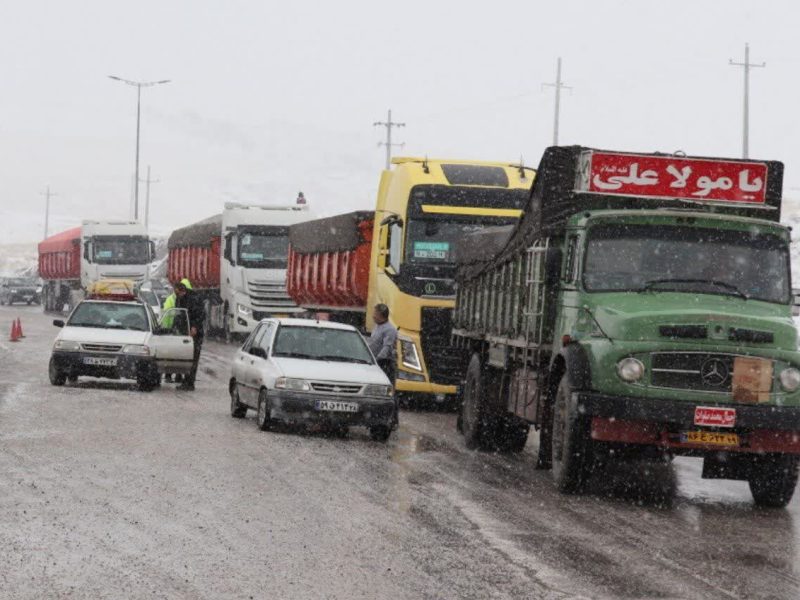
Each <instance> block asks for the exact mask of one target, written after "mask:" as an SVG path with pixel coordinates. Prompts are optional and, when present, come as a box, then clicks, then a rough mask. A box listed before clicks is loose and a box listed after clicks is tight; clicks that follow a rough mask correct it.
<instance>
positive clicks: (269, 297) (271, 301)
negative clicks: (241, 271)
mask: <svg viewBox="0 0 800 600" xmlns="http://www.w3.org/2000/svg"><path fill="white" fill-rule="evenodd" d="M248 290H249V291H250V300H251V301H252V303H253V308H254V309H256V310H258V309H262V310H264V309H267V310H275V309H278V310H280V309H281V308H286V309H293V308H297V304H295V303H294V301H293V300H292V299H291V298H290V297H289V294H288V293H287V291H286V283H285V282H282V281H280V282H276V281H250V282H248Z"/></svg>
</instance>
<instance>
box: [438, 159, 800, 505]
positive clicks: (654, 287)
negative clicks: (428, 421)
mask: <svg viewBox="0 0 800 600" xmlns="http://www.w3.org/2000/svg"><path fill="white" fill-rule="evenodd" d="M782 182H783V165H782V164H781V163H779V162H775V161H753V160H736V159H716V158H694V157H687V156H685V155H682V154H680V155H668V154H635V153H623V152H610V151H601V150H595V149H590V148H585V147H580V146H572V147H552V148H548V149H547V150H546V151H545V153H544V155H543V157H542V161H541V163H540V165H539V170H538V173H537V177H536V181H535V183H534V186H533V189H532V192H531V196H530V199H529V202H528V205H527V207H526V209H525V212H524V214H523V216H522V219H521V220H520V222H519V223H518V224H517V225H516V226H513V227H510V228H506V229H504V230H493V231H485V232H482V233H480V234H477V235H476V236H474V237H472V238H471V239H467V240H465V243H463V244H462V245H461V247H460V248H459V261H460V267H459V270H458V276H457V299H456V306H455V309H454V314H453V331H452V334H453V346H454V352H459V353H461V355H462V356H464V358H465V360H464V364H465V369H464V374H463V386H462V389H461V396H462V404H461V411H460V414H459V419H458V426H459V430H460V431H461V432H462V433H463V435H464V438H465V440H466V444H467V446H468V447H470V448H487V449H488V448H491V449H499V450H505V451H511V452H518V451H521V450H522V449H523V448H524V446H525V444H526V440H527V437H528V433H529V429H530V427H531V426H533V427H535V428H536V429H538V430H539V432H540V439H539V455H538V465H539V467H540V468H550V469H552V473H553V479H554V481H555V483H556V486H557V487H558V488H559V489H560V490H561V491H563V492H565V493H574V492H576V491H579V490H580V489H582V488H583V484H584V483H585V482H586V481H587V479H588V477H589V476H590V475H591V474H592V473H593V472H594V471H595V470H596V469H600V468H602V467H603V465H604V464H608V463H609V462H610V461H617V460H642V459H645V460H648V459H649V460H661V459H670V458H671V457H672V456H675V455H689V456H697V457H702V458H703V460H704V462H703V477H704V478H710V479H737V480H746V481H748V482H749V485H750V489H751V491H752V494H753V497H754V499H755V502H756V504H758V505H761V506H775V507H782V506H785V505H786V504H787V503H788V502H789V501H790V500H791V497H792V494H793V492H794V489H795V486H796V484H797V479H798V457H799V456H800V352H798V335H797V330H796V329H795V325H794V324H793V321H792V300H793V298H792V286H791V279H790V254H789V243H790V235H789V229H788V228H787V227H784V226H782V225H780V223H779V220H780V207H781V192H782ZM466 365H468V366H466Z"/></svg>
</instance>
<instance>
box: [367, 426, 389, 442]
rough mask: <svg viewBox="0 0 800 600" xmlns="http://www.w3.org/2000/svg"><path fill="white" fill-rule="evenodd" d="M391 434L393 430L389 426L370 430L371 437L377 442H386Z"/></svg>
mask: <svg viewBox="0 0 800 600" xmlns="http://www.w3.org/2000/svg"><path fill="white" fill-rule="evenodd" d="M391 433H392V428H391V427H389V426H388V425H376V426H375V427H370V428H369V435H370V437H371V438H372V439H373V440H375V441H376V442H385V441H386V440H388V439H389V435H390V434H391Z"/></svg>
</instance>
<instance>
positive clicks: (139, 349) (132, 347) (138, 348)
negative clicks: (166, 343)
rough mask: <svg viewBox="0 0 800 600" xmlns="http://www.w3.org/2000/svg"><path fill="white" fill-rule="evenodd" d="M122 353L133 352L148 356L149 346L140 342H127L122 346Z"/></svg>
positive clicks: (137, 354)
mask: <svg viewBox="0 0 800 600" xmlns="http://www.w3.org/2000/svg"><path fill="white" fill-rule="evenodd" d="M122 353H123V354H133V355H135V356H150V348H148V347H147V346H142V345H140V344H128V345H127V346H124V347H123V348H122Z"/></svg>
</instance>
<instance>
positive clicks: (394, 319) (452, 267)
mask: <svg viewBox="0 0 800 600" xmlns="http://www.w3.org/2000/svg"><path fill="white" fill-rule="evenodd" d="M392 163H393V164H394V169H393V170H389V171H384V172H383V174H382V176H381V181H380V188H379V190H378V201H377V205H376V212H375V225H374V232H373V240H374V242H373V245H372V263H371V264H372V268H371V269H370V279H369V293H368V306H367V319H366V320H367V329H368V330H371V329H372V327H373V326H374V323H373V322H372V318H371V307H373V306H375V305H376V304H378V303H383V304H386V305H387V306H388V307H389V313H390V315H389V319H390V321H391V323H392V324H393V325H394V326H395V327H397V330H398V345H397V379H396V391H397V393H398V394H399V395H401V396H403V397H409V396H410V395H422V396H429V397H430V396H432V397H433V398H435V399H436V400H437V401H438V402H443V401H445V400H446V399H447V398H448V396H450V397H452V396H453V395H455V394H456V393H457V392H458V389H457V386H458V384H459V382H460V376H459V373H460V372H461V371H462V369H461V368H460V367H461V365H460V361H461V357H460V356H459V355H457V354H454V353H453V351H452V348H451V347H450V332H451V320H452V312H453V307H454V303H455V288H454V277H455V271H456V261H457V256H456V255H455V251H456V245H457V244H456V242H457V241H458V240H459V239H461V238H462V237H463V236H465V235H468V234H471V233H475V232H476V231H480V230H482V229H485V228H487V227H495V226H506V225H510V224H514V223H516V222H517V220H518V219H519V217H520V216H521V214H522V208H523V207H524V206H525V203H526V202H527V199H528V196H529V194H530V189H531V186H532V184H533V179H534V176H535V171H534V170H533V169H530V168H526V167H524V166H522V165H512V164H508V163H500V162H476V161H463V160H441V159H437V160H434V159H427V158H426V159H422V158H395V159H394V160H393V161H392Z"/></svg>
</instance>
